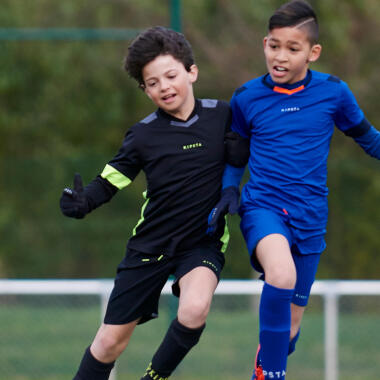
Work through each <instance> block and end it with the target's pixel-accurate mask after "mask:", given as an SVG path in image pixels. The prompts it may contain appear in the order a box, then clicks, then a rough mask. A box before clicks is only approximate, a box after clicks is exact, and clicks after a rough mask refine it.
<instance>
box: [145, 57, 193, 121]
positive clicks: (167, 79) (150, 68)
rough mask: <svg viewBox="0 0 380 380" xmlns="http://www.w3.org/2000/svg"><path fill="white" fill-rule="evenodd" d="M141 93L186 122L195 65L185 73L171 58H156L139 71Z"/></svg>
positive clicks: (177, 62)
mask: <svg viewBox="0 0 380 380" xmlns="http://www.w3.org/2000/svg"><path fill="white" fill-rule="evenodd" d="M142 75H143V79H144V84H145V88H144V90H145V93H146V94H147V95H148V96H149V98H151V99H152V101H153V103H154V104H156V105H157V106H158V107H160V108H161V109H163V110H164V111H165V112H167V113H168V114H170V115H172V116H174V117H177V118H178V119H182V120H186V119H187V118H188V117H189V116H190V114H191V112H192V111H193V109H194V104H195V100H194V94H193V83H194V82H195V81H196V80H197V76H198V69H197V66H195V65H193V66H191V69H190V71H186V69H185V66H184V65H183V63H182V62H180V61H177V60H176V59H175V58H174V57H173V56H172V55H169V54H167V55H159V56H158V57H156V58H155V59H154V60H153V61H151V62H149V63H148V64H146V65H145V66H144V68H143V70H142Z"/></svg>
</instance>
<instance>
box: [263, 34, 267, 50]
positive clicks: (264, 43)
mask: <svg viewBox="0 0 380 380" xmlns="http://www.w3.org/2000/svg"><path fill="white" fill-rule="evenodd" d="M267 41H268V36H265V37H264V38H263V47H264V49H265V48H266V46H267Z"/></svg>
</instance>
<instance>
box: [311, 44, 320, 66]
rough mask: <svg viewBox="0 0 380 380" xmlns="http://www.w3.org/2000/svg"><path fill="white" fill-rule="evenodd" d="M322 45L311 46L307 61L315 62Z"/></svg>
mask: <svg viewBox="0 0 380 380" xmlns="http://www.w3.org/2000/svg"><path fill="white" fill-rule="evenodd" d="M321 52H322V46H321V45H319V44H315V45H313V46H312V47H311V50H310V53H309V59H308V62H315V61H317V60H318V58H319V57H320V56H321Z"/></svg>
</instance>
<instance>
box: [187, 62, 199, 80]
mask: <svg viewBox="0 0 380 380" xmlns="http://www.w3.org/2000/svg"><path fill="white" fill-rule="evenodd" d="M189 76H190V82H191V83H194V82H195V81H196V80H197V79H198V66H197V65H191V66H190V71H189Z"/></svg>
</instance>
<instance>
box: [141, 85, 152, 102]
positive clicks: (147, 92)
mask: <svg viewBox="0 0 380 380" xmlns="http://www.w3.org/2000/svg"><path fill="white" fill-rule="evenodd" d="M143 90H144V92H145V94H146V96H147V97H148V98H149V99H152V96H151V95H150V93H149V91H148V90H147V88H146V87H145V86H144V88H143Z"/></svg>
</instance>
